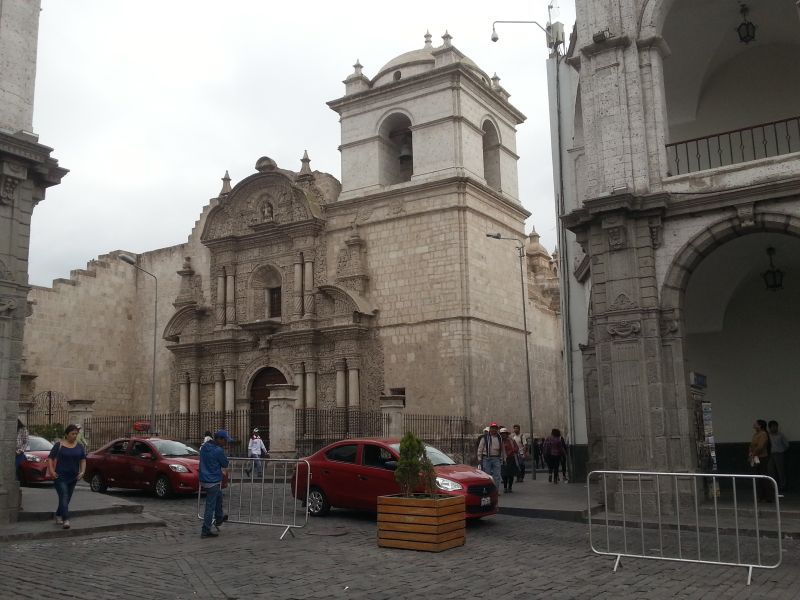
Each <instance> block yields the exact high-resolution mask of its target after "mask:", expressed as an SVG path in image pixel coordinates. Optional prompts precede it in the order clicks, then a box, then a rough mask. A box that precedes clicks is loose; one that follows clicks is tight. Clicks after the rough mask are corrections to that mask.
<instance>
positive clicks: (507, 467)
mask: <svg viewBox="0 0 800 600" xmlns="http://www.w3.org/2000/svg"><path fill="white" fill-rule="evenodd" d="M510 433H511V432H509V431H508V429H506V428H505V427H501V428H500V439H502V440H503V457H504V458H505V460H504V461H503V466H502V467H501V468H500V474H501V475H502V478H503V491H504V492H505V493H507V494H510V493H512V492H513V491H514V490H513V487H514V480H515V479H516V478H517V473H518V471H519V467H518V464H517V461H518V460H519V446H518V445H517V442H515V441H514V440H513V438H512V437H511V435H510Z"/></svg>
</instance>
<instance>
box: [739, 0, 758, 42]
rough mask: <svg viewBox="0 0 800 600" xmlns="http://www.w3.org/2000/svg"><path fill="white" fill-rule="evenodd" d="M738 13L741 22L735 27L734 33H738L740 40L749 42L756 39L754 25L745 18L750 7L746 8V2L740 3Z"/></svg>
mask: <svg viewBox="0 0 800 600" xmlns="http://www.w3.org/2000/svg"><path fill="white" fill-rule="evenodd" d="M739 13H740V14H741V15H742V22H741V23H740V24H739V26H738V27H737V28H736V33H738V34H739V41H740V42H744V43H745V44H749V43H750V42H752V41H753V40H754V39H756V26H755V25H753V24H752V23H751V22H750V21H748V20H747V15H748V14H749V13H750V9H749V8H747V4H742V6H741V9H740V10H739Z"/></svg>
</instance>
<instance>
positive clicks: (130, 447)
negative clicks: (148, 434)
mask: <svg viewBox="0 0 800 600" xmlns="http://www.w3.org/2000/svg"><path fill="white" fill-rule="evenodd" d="M199 471H200V454H199V453H198V452H197V450H195V449H194V448H192V447H190V446H187V445H186V444H183V443H181V442H176V441H174V440H165V439H161V438H144V437H141V438H139V437H130V438H120V439H118V440H114V441H113V442H110V443H108V444H106V445H105V446H103V447H102V448H100V449H99V450H97V451H95V452H90V453H89V455H88V456H87V457H86V473H85V474H84V479H85V480H86V481H87V482H89V485H90V487H91V488H92V491H95V492H105V491H106V489H107V488H110V487H119V488H128V489H135V490H147V491H151V492H153V493H154V494H155V495H156V496H158V497H159V498H167V497H169V496H171V495H172V494H191V493H197V487H198V485H199V483H198V481H199V480H198V475H199Z"/></svg>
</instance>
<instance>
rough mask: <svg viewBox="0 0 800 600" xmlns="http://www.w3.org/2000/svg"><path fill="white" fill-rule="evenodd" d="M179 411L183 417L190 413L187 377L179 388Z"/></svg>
mask: <svg viewBox="0 0 800 600" xmlns="http://www.w3.org/2000/svg"><path fill="white" fill-rule="evenodd" d="M178 410H179V411H180V413H181V414H182V415H185V414H186V413H188V412H189V381H188V380H187V379H186V378H185V377H184V378H183V380H182V381H181V382H180V386H179V388H178Z"/></svg>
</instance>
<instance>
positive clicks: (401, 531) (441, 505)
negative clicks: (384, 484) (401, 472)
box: [378, 495, 465, 552]
mask: <svg viewBox="0 0 800 600" xmlns="http://www.w3.org/2000/svg"><path fill="white" fill-rule="evenodd" d="M464 539H465V538H464V497H463V496H439V497H435V498H431V497H429V496H422V495H420V496H414V497H411V498H405V497H403V496H379V497H378V546H380V547H382V548H406V549H408V550H425V551H427V552H441V551H442V550H447V549H448V548H455V547H456V546H463V545H464Z"/></svg>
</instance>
